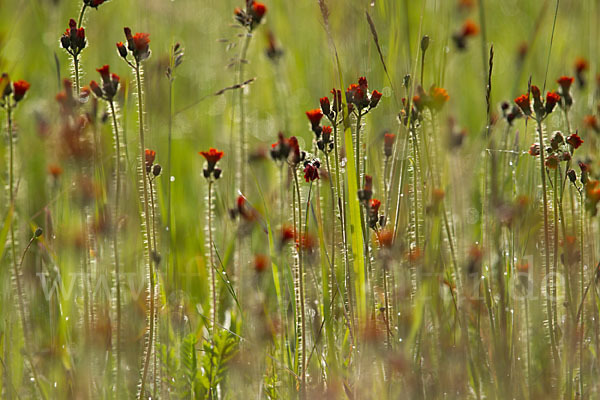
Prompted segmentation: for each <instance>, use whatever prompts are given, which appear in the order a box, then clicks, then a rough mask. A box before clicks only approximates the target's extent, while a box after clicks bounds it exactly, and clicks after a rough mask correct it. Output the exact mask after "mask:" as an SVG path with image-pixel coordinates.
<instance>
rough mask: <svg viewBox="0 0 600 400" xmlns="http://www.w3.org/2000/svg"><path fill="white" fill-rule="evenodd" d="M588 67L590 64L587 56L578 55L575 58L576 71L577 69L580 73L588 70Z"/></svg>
mask: <svg viewBox="0 0 600 400" xmlns="http://www.w3.org/2000/svg"><path fill="white" fill-rule="evenodd" d="M588 68H589V64H588V62H587V60H586V59H585V58H582V57H577V58H576V59H575V71H577V73H578V74H580V73H582V72H583V71H587V69H588Z"/></svg>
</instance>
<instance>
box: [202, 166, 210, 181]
mask: <svg viewBox="0 0 600 400" xmlns="http://www.w3.org/2000/svg"><path fill="white" fill-rule="evenodd" d="M202 173H203V174H204V177H205V178H207V179H208V178H209V177H210V171H209V170H208V169H207V168H204V169H203V170H202Z"/></svg>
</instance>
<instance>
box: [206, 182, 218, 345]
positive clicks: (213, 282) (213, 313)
mask: <svg viewBox="0 0 600 400" xmlns="http://www.w3.org/2000/svg"><path fill="white" fill-rule="evenodd" d="M212 188H213V181H212V180H209V181H208V247H209V257H210V295H211V301H212V307H211V309H210V323H211V327H210V330H211V332H212V335H213V337H215V335H216V334H217V278H216V276H215V272H216V271H215V264H214V256H213V237H212Z"/></svg>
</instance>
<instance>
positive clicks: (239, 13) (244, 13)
mask: <svg viewBox="0 0 600 400" xmlns="http://www.w3.org/2000/svg"><path fill="white" fill-rule="evenodd" d="M266 13H267V7H266V6H265V5H264V4H263V3H259V2H258V1H253V0H246V10H242V9H241V8H239V7H237V8H236V9H235V10H233V14H234V15H235V19H236V21H237V22H239V23H240V25H242V26H243V27H246V28H248V30H250V31H252V30H254V28H256V27H257V26H258V25H259V24H260V22H261V21H262V19H263V17H264V16H265V14H266Z"/></svg>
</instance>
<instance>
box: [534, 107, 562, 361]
mask: <svg viewBox="0 0 600 400" xmlns="http://www.w3.org/2000/svg"><path fill="white" fill-rule="evenodd" d="M537 130H538V139H539V142H540V177H541V179H542V196H543V203H544V257H545V264H546V311H547V314H548V330H549V334H550V343H551V346H552V357H553V359H554V362H555V363H556V362H557V361H558V360H557V358H556V354H557V350H556V343H555V337H554V321H553V316H552V315H553V314H552V299H551V294H550V247H549V246H550V226H549V223H548V191H547V187H546V166H545V165H544V161H545V159H546V157H545V155H544V153H545V151H544V134H543V131H542V121H540V120H539V119H538V120H537Z"/></svg>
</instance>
